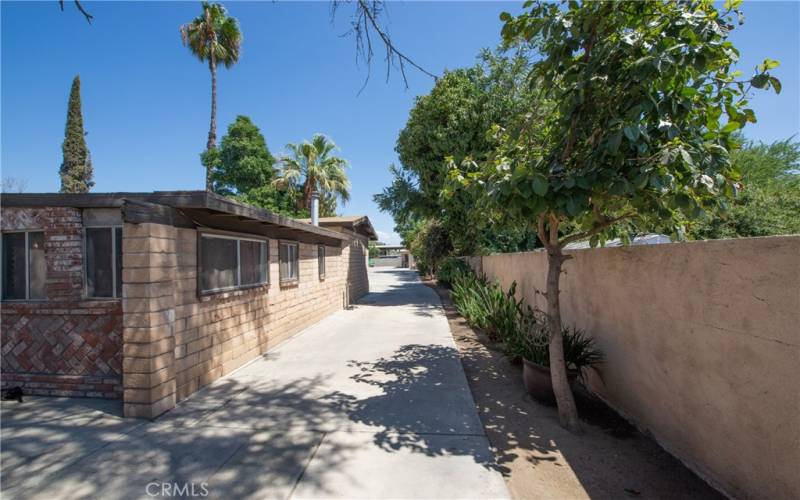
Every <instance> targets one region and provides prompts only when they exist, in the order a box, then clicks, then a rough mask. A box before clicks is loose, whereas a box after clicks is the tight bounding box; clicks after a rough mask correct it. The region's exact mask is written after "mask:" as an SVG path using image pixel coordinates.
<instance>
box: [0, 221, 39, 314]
mask: <svg viewBox="0 0 800 500" xmlns="http://www.w3.org/2000/svg"><path fill="white" fill-rule="evenodd" d="M20 233H23V234H25V298H22V299H6V298H3V297H2V295H0V301H2V302H44V301H47V300H48V299H47V289H46V285H45V296H44V297H42V298H40V299H32V298H31V264H30V259H31V249H30V235H29V233H42V242H44V240H45V238H44V229H12V230H10V231H2V232H0V238H4V237H5V235H7V234H20ZM3 247H4V246H3V245H2V244H0V265H2V259H5V252H3ZM46 263H47V255H46V251H45V265H46ZM45 283H46V278H45ZM0 288H3V287H2V284H1V283H0ZM2 291H3V292H5V288H3V290H2Z"/></svg>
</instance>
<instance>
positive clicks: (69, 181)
mask: <svg viewBox="0 0 800 500" xmlns="http://www.w3.org/2000/svg"><path fill="white" fill-rule="evenodd" d="M85 136H86V134H85V133H84V131H83V113H82V112H81V78H80V77H79V76H76V77H75V79H74V80H72V88H71V89H70V92H69V104H67V125H66V127H65V129H64V142H63V143H62V144H61V151H62V152H63V154H64V160H63V161H62V162H61V169H60V174H61V192H62V193H88V192H89V190H90V189H91V188H92V186H94V182H93V181H92V176H93V171H92V158H91V155H90V154H89V149H88V148H87V147H86V137H85Z"/></svg>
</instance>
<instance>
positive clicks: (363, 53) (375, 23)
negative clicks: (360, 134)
mask: <svg viewBox="0 0 800 500" xmlns="http://www.w3.org/2000/svg"><path fill="white" fill-rule="evenodd" d="M343 1H349V0H333V2H332V7H331V18H332V19H333V17H335V15H336V9H337V7H338V5H339V4H340V3H342V2H343ZM384 1H385V0H356V12H355V14H354V15H353V17H352V20H351V22H350V25H351V28H350V30H349V31H348V32H347V33H345V34H344V36H347V35H355V37H356V54H357V56H358V57H360V58H361V59H363V60H364V61H365V62H366V64H367V78H366V79H365V81H364V86H363V87H361V90H359V93H361V91H363V90H364V88H365V87H366V85H367V82H368V81H369V78H370V68H371V66H372V57H373V55H374V52H373V50H372V39H371V36H370V31H374V32H375V33H376V34H377V35H378V37H379V38H380V40H381V41H382V42H383V45H384V47H385V48H386V56H385V58H384V59H385V61H386V80H387V81H388V80H389V76H390V74H391V67H392V65H393V64H394V63H395V61H396V62H397V63H398V66H399V69H400V74H401V76H402V77H403V84H404V85H405V87H406V88H408V77H407V75H406V65H408V66H411V67H413V68H415V69H417V70H418V71H420V72H422V73H423V74H425V75H428V76H430V77H431V78H433V79H434V80H436V79H437V76H436V75H434V74H433V73H431V72H430V71H428V70H426V69H425V68H423V67H422V66H420V65H419V64H417V63H416V62H414V61H413V60H412V59H411V58H409V57H408V56H406V55H405V54H404V53H402V52H400V50H398V49H397V47H396V46H395V45H394V43H393V42H392V38H391V37H390V36H389V33H388V32H387V31H386V30H385V29H384V28H383V27H382V26H381V24H380V21H379V20H378V18H379V17H380V15H381V12H382V11H383V8H384Z"/></svg>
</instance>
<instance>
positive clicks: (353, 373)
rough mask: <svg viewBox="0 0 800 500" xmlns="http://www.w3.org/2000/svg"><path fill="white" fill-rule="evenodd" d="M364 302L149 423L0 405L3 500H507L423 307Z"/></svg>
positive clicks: (450, 356) (397, 278)
mask: <svg viewBox="0 0 800 500" xmlns="http://www.w3.org/2000/svg"><path fill="white" fill-rule="evenodd" d="M370 289H371V290H372V291H373V292H372V293H370V294H369V295H367V296H366V297H364V298H363V299H362V301H361V302H360V303H359V304H358V305H356V306H354V307H353V308H352V309H351V310H345V311H340V312H338V313H337V314H335V315H333V316H331V317H329V318H327V319H325V320H324V321H322V322H321V323H319V324H317V325H315V326H313V327H311V328H309V329H307V330H306V331H304V332H302V333H301V334H299V335H297V336H295V337H294V338H292V339H291V340H289V341H288V342H286V343H284V344H282V345H281V346H280V347H278V348H277V349H275V350H274V351H272V352H270V353H269V354H268V355H266V356H265V357H264V358H260V359H258V360H256V361H254V362H252V363H250V364H248V365H246V366H244V367H243V368H241V369H240V370H238V371H237V372H235V373H233V374H231V375H230V376H228V377H226V378H224V379H221V380H219V381H217V382H216V383H214V384H213V385H211V386H209V387H207V388H206V389H204V390H202V391H200V392H198V393H197V394H195V395H193V396H192V397H190V398H189V399H187V400H186V401H184V402H183V403H181V404H180V405H179V406H178V407H177V408H175V409H174V410H172V411H170V412H169V413H167V414H165V415H163V416H161V417H160V418H158V419H156V420H155V421H152V422H147V421H141V420H131V419H122V418H120V416H119V413H120V408H119V403H113V402H106V401H96V400H77V399H53V398H27V399H26V401H25V402H24V403H22V404H18V403H16V402H5V401H4V402H3V404H2V453H1V454H0V455H1V458H2V490H3V491H2V493H3V497H4V498H20V499H21V498H25V499H28V498H60V499H61V498H85V497H94V498H152V497H158V496H182V497H190V496H199V497H211V498H243V497H255V498H290V497H291V498H330V497H340V498H367V497H369V498H506V497H507V496H508V492H507V490H506V486H505V483H504V481H503V479H502V477H501V475H500V473H499V472H497V471H496V469H495V466H494V459H493V456H492V453H491V451H490V449H489V443H488V440H487V438H486V436H485V434H484V431H483V428H482V426H481V422H480V420H479V418H478V415H477V412H476V409H475V404H474V402H473V399H472V395H471V393H470V390H469V387H468V385H467V381H466V378H465V376H464V372H463V370H462V367H461V363H460V361H459V358H458V351H457V350H456V347H455V344H454V342H453V339H452V336H451V335H450V330H449V328H448V324H447V320H446V319H445V316H444V313H443V311H442V309H441V307H440V304H439V300H438V298H437V296H436V294H435V293H434V292H433V291H432V290H430V289H429V288H427V287H425V286H424V285H422V284H420V283H419V281H418V280H417V277H416V274H415V273H412V272H409V271H403V270H397V269H382V270H377V271H374V272H371V273H370Z"/></svg>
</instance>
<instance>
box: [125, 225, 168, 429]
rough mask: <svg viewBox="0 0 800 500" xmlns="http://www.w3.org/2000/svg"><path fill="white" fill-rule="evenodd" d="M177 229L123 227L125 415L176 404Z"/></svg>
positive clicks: (151, 412) (151, 413) (146, 413)
mask: <svg viewBox="0 0 800 500" xmlns="http://www.w3.org/2000/svg"><path fill="white" fill-rule="evenodd" d="M176 253H177V242H176V231H175V228H174V227H172V226H165V225H161V224H124V225H123V228H122V316H123V320H122V321H123V330H122V343H123V349H122V351H123V352H122V354H123V358H122V370H123V375H122V385H123V389H124V391H123V407H124V413H125V416H132V417H143V418H153V417H156V416H158V415H159V414H161V413H163V412H164V411H166V410H168V409H170V408H172V407H173V406H175V401H176V399H175V395H176V386H175V356H174V354H173V352H174V347H175V330H174V322H175V296H174V281H175V278H176V272H177V255H176Z"/></svg>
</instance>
